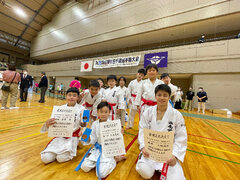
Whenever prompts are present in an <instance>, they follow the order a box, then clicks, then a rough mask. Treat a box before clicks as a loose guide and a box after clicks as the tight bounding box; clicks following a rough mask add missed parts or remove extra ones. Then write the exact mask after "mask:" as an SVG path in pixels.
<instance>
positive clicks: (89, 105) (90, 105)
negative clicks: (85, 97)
mask: <svg viewBox="0 0 240 180" xmlns="http://www.w3.org/2000/svg"><path fill="white" fill-rule="evenodd" d="M83 106H86V107H93V104H88V103H87V102H85V104H84V105H83Z"/></svg>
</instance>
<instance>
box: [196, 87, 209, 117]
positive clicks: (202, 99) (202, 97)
mask: <svg viewBox="0 0 240 180" xmlns="http://www.w3.org/2000/svg"><path fill="white" fill-rule="evenodd" d="M197 98H198V113H200V110H201V107H202V112H203V114H205V103H206V100H207V93H206V92H205V91H204V90H203V88H202V87H200V88H199V89H198V93H197Z"/></svg>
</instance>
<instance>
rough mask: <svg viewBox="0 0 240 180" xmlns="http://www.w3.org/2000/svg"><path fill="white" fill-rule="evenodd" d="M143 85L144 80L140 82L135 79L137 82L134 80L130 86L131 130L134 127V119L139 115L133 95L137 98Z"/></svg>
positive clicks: (129, 124)
mask: <svg viewBox="0 0 240 180" xmlns="http://www.w3.org/2000/svg"><path fill="white" fill-rule="evenodd" d="M141 84H142V80H141V81H138V80H137V79H135V80H132V81H131V82H130V83H129V85H128V91H129V94H130V98H129V99H131V103H129V109H130V113H129V119H128V124H127V128H129V127H130V128H132V127H133V125H134V118H135V115H136V113H137V106H136V105H135V99H136V97H133V96H132V95H136V96H137V92H138V90H139V88H140V86H141Z"/></svg>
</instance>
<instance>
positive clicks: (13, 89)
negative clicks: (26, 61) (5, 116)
mask: <svg viewBox="0 0 240 180" xmlns="http://www.w3.org/2000/svg"><path fill="white" fill-rule="evenodd" d="M2 76H3V78H2V80H3V81H5V83H4V84H3V87H5V88H4V89H3V87H2V108H1V109H2V110H4V109H7V100H8V95H9V94H10V108H9V109H18V108H19V107H16V101H17V95H18V83H19V82H20V81H21V77H20V74H19V73H18V72H16V67H15V65H13V64H9V65H8V70H7V71H4V72H3V75H2Z"/></svg>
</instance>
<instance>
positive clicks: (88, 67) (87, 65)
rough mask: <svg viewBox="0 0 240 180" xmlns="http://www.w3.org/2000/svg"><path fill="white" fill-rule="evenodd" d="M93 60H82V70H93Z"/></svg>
mask: <svg viewBox="0 0 240 180" xmlns="http://www.w3.org/2000/svg"><path fill="white" fill-rule="evenodd" d="M92 65H93V62H92V61H83V62H81V72H90V71H92Z"/></svg>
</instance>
